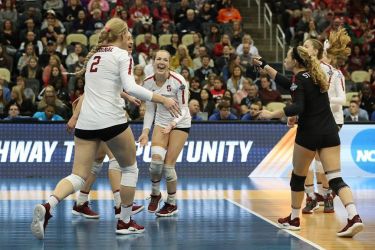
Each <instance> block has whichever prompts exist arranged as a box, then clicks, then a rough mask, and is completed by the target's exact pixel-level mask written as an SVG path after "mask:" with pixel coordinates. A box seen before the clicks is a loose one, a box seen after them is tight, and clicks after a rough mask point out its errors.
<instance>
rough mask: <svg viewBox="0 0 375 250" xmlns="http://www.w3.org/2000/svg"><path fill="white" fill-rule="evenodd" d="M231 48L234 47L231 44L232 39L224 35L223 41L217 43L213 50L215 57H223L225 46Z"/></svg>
mask: <svg viewBox="0 0 375 250" xmlns="http://www.w3.org/2000/svg"><path fill="white" fill-rule="evenodd" d="M226 45H227V46H229V47H231V46H232V45H231V44H230V37H229V35H228V34H223V35H222V36H221V40H220V42H218V43H215V45H214V48H213V50H212V52H213V55H214V56H216V57H220V56H222V55H223V48H224V46H226Z"/></svg>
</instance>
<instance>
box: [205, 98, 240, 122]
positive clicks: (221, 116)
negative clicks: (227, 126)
mask: <svg viewBox="0 0 375 250" xmlns="http://www.w3.org/2000/svg"><path fill="white" fill-rule="evenodd" d="M218 109H219V112H218V113H214V114H212V115H211V116H210V118H208V120H210V121H225V120H237V116H235V115H234V114H232V113H231V112H230V105H229V103H227V102H225V101H222V102H220V103H219V105H218Z"/></svg>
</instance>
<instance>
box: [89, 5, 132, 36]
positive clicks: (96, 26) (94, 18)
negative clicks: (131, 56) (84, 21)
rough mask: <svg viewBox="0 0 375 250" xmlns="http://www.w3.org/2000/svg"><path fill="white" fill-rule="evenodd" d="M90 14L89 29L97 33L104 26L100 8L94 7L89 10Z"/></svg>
mask: <svg viewBox="0 0 375 250" xmlns="http://www.w3.org/2000/svg"><path fill="white" fill-rule="evenodd" d="M90 14H91V18H90V19H89V27H90V28H89V30H93V31H94V34H98V33H100V31H101V30H102V29H103V28H104V21H103V18H102V11H101V10H100V9H94V10H93V11H91V12H90ZM129 27H130V26H129Z"/></svg>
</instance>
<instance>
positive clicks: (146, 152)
mask: <svg viewBox="0 0 375 250" xmlns="http://www.w3.org/2000/svg"><path fill="white" fill-rule="evenodd" d="M143 161H144V162H150V161H151V142H149V143H148V144H147V146H146V147H144V151H143Z"/></svg>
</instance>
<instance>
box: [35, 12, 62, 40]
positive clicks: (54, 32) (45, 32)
mask: <svg viewBox="0 0 375 250" xmlns="http://www.w3.org/2000/svg"><path fill="white" fill-rule="evenodd" d="M63 33H65V27H64V25H63V24H62V22H61V21H60V20H58V19H57V18H56V13H55V11H54V10H48V11H47V14H46V18H45V19H44V21H43V23H42V26H41V32H40V37H41V40H42V43H43V45H44V46H47V43H48V41H50V40H53V41H55V42H56V40H57V36H58V35H59V34H63Z"/></svg>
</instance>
